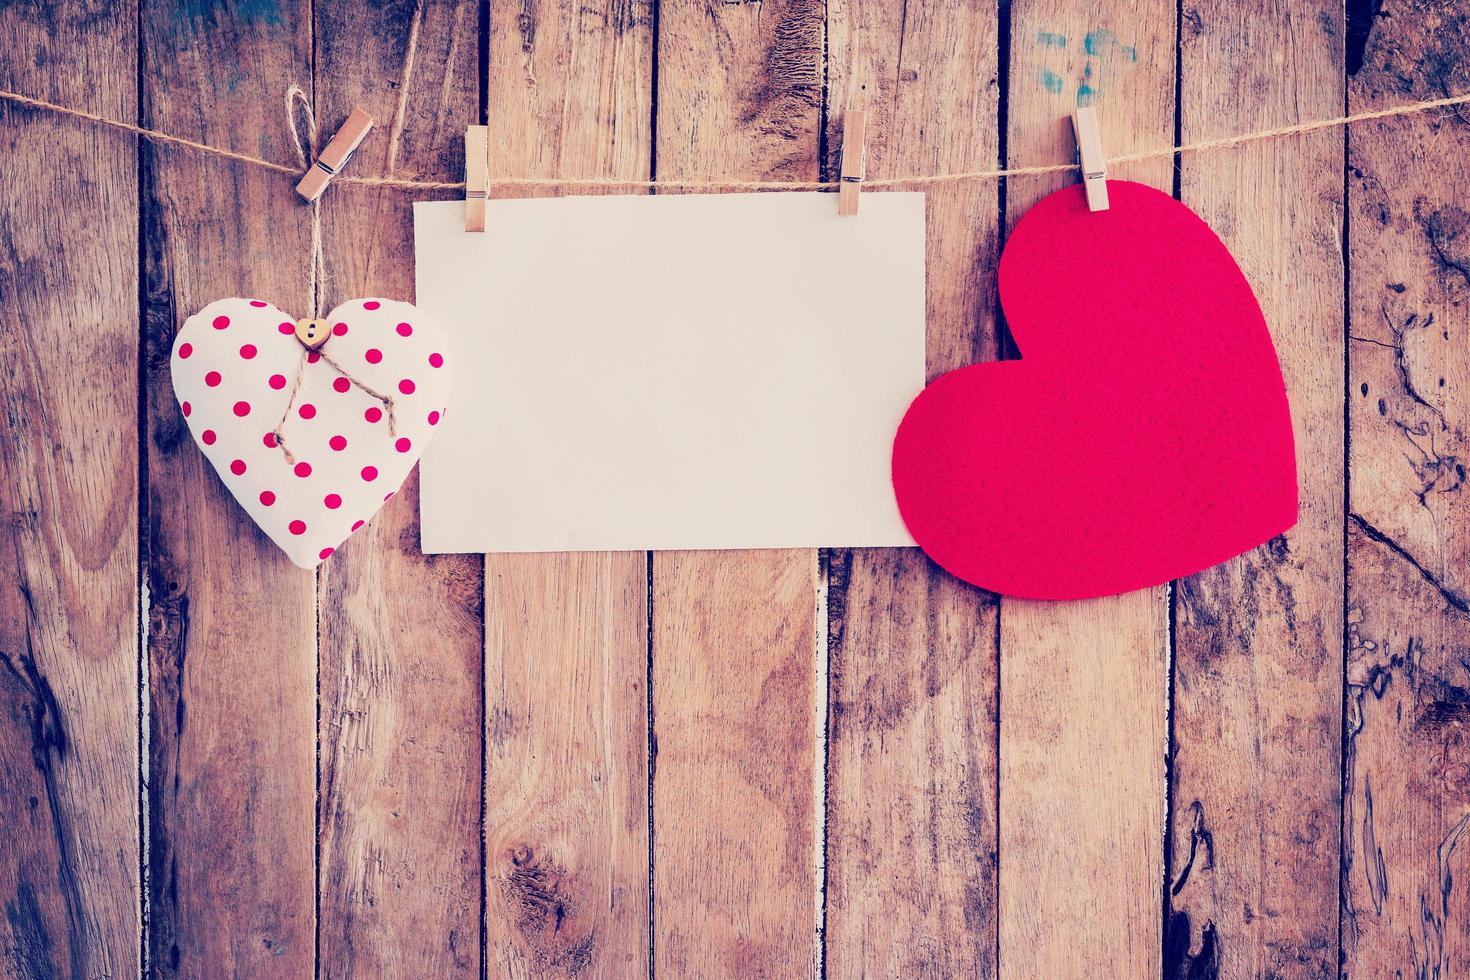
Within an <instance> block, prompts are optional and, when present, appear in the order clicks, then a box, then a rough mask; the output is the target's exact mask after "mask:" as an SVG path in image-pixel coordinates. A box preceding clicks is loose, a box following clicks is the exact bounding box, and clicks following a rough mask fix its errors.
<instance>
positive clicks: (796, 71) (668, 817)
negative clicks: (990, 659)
mask: <svg viewBox="0 0 1470 980" xmlns="http://www.w3.org/2000/svg"><path fill="white" fill-rule="evenodd" d="M824 9H825V7H824V4H822V3H821V2H820V0H771V2H766V3H755V4H746V3H741V4H722V3H709V4H706V3H697V2H679V3H671V4H667V5H664V6H662V7H661V8H660V10H659V24H658V45H659V47H658V53H657V54H658V80H657V90H656V93H655V94H656V96H657V116H656V124H657V134H658V135H657V144H656V147H655V158H654V159H655V161H656V165H655V174H656V176H660V177H702V178H713V177H734V178H737V179H770V180H775V179H782V178H785V179H790V180H812V179H815V178H816V177H817V176H818V174H819V170H820V148H821V129H822V81H823V76H822V52H823V41H824V37H823V35H824V31H825V23H824V18H823V11H824ZM836 206H837V205H836V200H835V199H834V200H833V207H834V208H835V207H836ZM731 263H732V264H731V268H732V270H733V271H735V272H736V274H738V269H739V256H738V255H732V256H731ZM813 438H814V439H815V438H817V435H816V433H813ZM817 572H818V565H817V556H816V554H815V552H812V551H743V552H741V551H736V552H657V553H655V554H654V555H653V567H652V597H651V605H650V608H651V611H652V615H653V622H652V623H651V624H650V629H651V631H652V638H651V643H650V651H651V654H652V658H653V659H652V664H651V667H650V673H649V676H650V679H651V684H652V692H651V693H652V705H653V738H654V742H653V749H654V759H653V763H652V773H653V954H654V955H653V966H654V971H655V972H656V973H663V974H664V975H666V976H730V975H748V976H791V975H793V974H799V973H802V972H805V971H807V970H810V969H812V968H813V965H814V963H815V962H816V956H817V934H816V928H817V919H816V916H817V910H818V902H817V899H816V897H815V882H816V864H817V852H818V847H819V846H820V837H821V820H820V817H819V815H818V813H817V809H816V799H817V787H816V783H817V778H818V777H817V773H819V772H820V769H819V768H818V762H817V745H816V741H815V732H816V730H817V724H816V720H817V710H818V708H817V705H818V704H819V696H818V694H817V691H816V683H817V669H818V657H817V622H816V605H817V581H818V579H817Z"/></svg>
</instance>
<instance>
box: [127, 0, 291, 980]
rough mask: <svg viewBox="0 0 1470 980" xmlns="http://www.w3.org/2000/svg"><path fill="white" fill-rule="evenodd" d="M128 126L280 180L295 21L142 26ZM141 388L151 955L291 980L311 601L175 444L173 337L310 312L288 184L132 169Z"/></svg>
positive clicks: (164, 967)
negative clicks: (222, 304) (143, 368)
mask: <svg viewBox="0 0 1470 980" xmlns="http://www.w3.org/2000/svg"><path fill="white" fill-rule="evenodd" d="M142 29H143V60H144V66H145V67H144V71H143V86H142V94H143V105H144V114H143V119H144V124H145V125H148V126H152V127H154V128H157V129H162V130H165V131H167V132H170V133H177V134H179V135H182V136H187V137H190V138H192V139H197V140H200V141H202V142H206V143H210V144H212V145H216V146H223V147H230V148H234V149H238V150H241V151H243V152H247V153H256V154H259V155H261V156H264V157H267V158H269V159H272V160H276V161H280V162H282V163H291V162H294V159H295V154H294V151H293V150H292V149H291V145H290V141H289V139H288V137H287V132H286V120H285V103H284V95H285V89H286V86H287V84H289V83H290V82H291V81H297V82H299V83H301V84H303V85H309V84H310V77H309V76H308V75H307V74H305V71H306V69H303V68H302V67H301V66H304V65H309V64H310V57H311V49H310V37H311V26H310V15H309V13H308V12H307V6H306V4H304V3H303V4H293V3H289V2H288V3H279V4H278V3H275V2H266V3H255V4H247V5H242V6H208V7H201V6H198V5H184V6H180V5H178V4H173V3H162V2H160V3H148V4H146V5H145V6H144V9H143V14H142ZM143 161H144V165H143V178H144V188H145V203H144V225H143V228H144V262H145V276H146V279H145V288H146V293H145V306H144V315H145V328H146V337H147V352H146V353H147V370H148V392H147V393H148V431H147V438H148V464H147V465H148V470H147V473H148V497H147V513H148V541H147V547H148V592H149V602H150V605H149V615H148V656H149V684H150V701H149V727H150V736H149V768H150V772H149V793H148V822H149V832H150V838H149V848H148V852H149V853H148V866H149V882H148V887H149V897H150V902H151V905H150V920H149V935H150V955H151V963H152V966H153V969H154V971H155V972H157V973H159V974H162V975H166V976H189V977H193V976H202V975H221V974H225V975H239V976H274V977H300V976H305V975H308V974H310V973H311V972H312V969H313V959H314V954H313V946H314V938H315V937H314V934H315V921H314V919H315V913H314V902H315V874H314V870H313V867H314V865H313V862H314V852H315V843H314V841H315V834H314V828H315V819H314V816H313V810H314V808H315V795H316V786H315V782H316V780H315V743H316V603H315V596H316V588H315V581H314V577H313V576H312V574H311V573H310V572H304V571H302V570H301V569H299V568H296V567H295V566H294V565H292V564H291V563H290V562H289V561H288V560H287V559H286V556H285V555H284V554H282V553H281V551H280V550H279V549H278V548H276V546H275V545H274V544H272V543H271V542H270V540H269V539H268V538H266V536H265V535H264V534H263V533H261V532H260V531H259V530H258V529H257V528H256V527H255V525H254V524H253V523H251V521H250V519H249V518H248V517H247V516H246V515H245V514H244V513H243V512H242V511H241V510H240V508H239V507H238V506H237V505H236V504H235V502H234V500H233V499H232V498H231V497H230V495H229V493H228V492H227V491H226V490H225V489H224V487H223V485H222V484H221V483H220V481H219V479H218V478H217V477H216V476H215V474H214V472H213V471H212V470H211V469H210V467H209V465H208V463H207V462H206V461H205V459H204V457H203V455H201V454H200V453H199V451H198V449H197V448H196V447H195V445H194V443H193V441H192V440H191V439H190V437H189V434H188V431H187V430H186V429H185V427H184V420H183V418H182V417H181V415H180V413H179V408H178V405H177V403H176V402H175V401H174V395H173V391H172V387H171V384H170V380H169V352H170V350H171V348H172V345H173V338H174V332H175V331H176V329H177V328H178V326H179V324H181V323H182V322H183V320H184V318H185V317H186V316H188V315H189V314H190V313H191V312H193V311H194V310H197V309H199V308H200V307H201V306H203V305H205V304H206V303H208V302H210V301H211V300H215V299H220V298H223V297H229V296H253V297H259V298H260V299H263V300H266V301H268V302H271V303H274V304H276V305H277V306H279V307H281V308H282V309H285V310H301V309H303V308H304V307H305V305H306V298H307V280H306V270H307V242H308V226H307V216H308V212H307V210H306V208H305V207H304V206H302V205H301V204H300V199H299V198H297V197H296V196H295V194H294V192H293V191H292V183H293V182H292V180H291V179H290V178H288V177H286V176H283V175H281V174H276V173H270V172H267V171H262V170H259V169H256V168H252V167H248V166H245V165H242V164H238V163H233V162H229V161H225V160H220V159H218V158H215V157H209V156H204V155H201V154H196V153H189V152H187V151H182V150H177V149H169V148H151V147H150V148H148V149H146V150H145V153H144V156H143Z"/></svg>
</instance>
